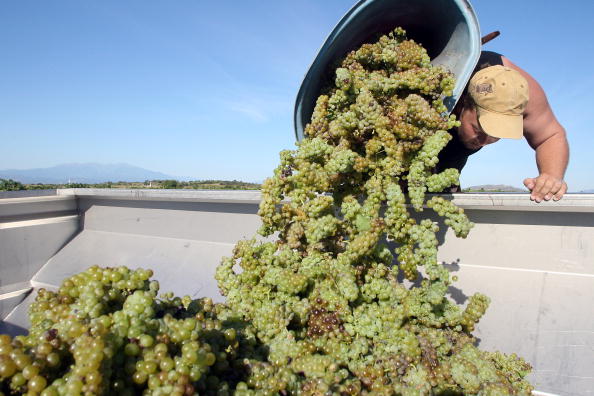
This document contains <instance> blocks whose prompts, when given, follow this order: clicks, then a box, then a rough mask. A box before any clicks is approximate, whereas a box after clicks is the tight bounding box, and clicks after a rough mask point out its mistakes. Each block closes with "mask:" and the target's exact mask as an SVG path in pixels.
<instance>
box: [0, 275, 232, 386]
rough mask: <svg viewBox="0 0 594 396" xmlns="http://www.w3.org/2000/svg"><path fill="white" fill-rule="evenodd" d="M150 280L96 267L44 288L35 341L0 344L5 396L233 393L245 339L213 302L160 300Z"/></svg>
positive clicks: (34, 309) (35, 308)
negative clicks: (227, 323) (54, 287)
mask: <svg viewBox="0 0 594 396" xmlns="http://www.w3.org/2000/svg"><path fill="white" fill-rule="evenodd" d="M151 276H152V271H150V270H144V269H138V270H130V269H128V268H125V267H118V268H99V267H91V268H90V269H88V270H87V271H85V272H82V273H80V274H77V275H75V276H73V277H71V278H68V279H66V280H65V281H64V282H63V283H62V285H61V287H60V288H59V290H58V291H56V292H53V291H49V290H45V289H40V290H39V292H38V294H37V296H36V299H35V302H33V304H31V306H30V309H29V316H30V319H31V328H30V330H29V334H28V335H26V336H16V337H14V338H10V337H9V336H7V335H2V336H0V393H1V394H3V395H13V394H27V395H42V396H57V395H100V394H104V395H112V394H113V395H135V394H145V395H179V396H181V395H194V394H197V393H210V394H217V391H215V390H214V388H213V387H212V384H213V383H214V382H216V383H217V387H218V388H224V387H227V388H229V385H228V384H227V382H226V381H229V383H232V384H235V383H236V382H237V380H235V379H234V378H233V376H232V375H230V373H231V370H230V368H231V365H232V364H233V361H234V358H235V355H236V354H237V352H238V351H239V338H240V335H239V333H240V330H236V329H235V328H234V327H232V326H223V323H222V321H221V320H219V318H218V317H217V312H216V311H217V310H219V311H220V310H221V307H219V306H215V304H213V302H212V300H210V299H208V298H204V299H198V300H192V299H190V298H189V297H184V298H179V297H173V296H172V294H171V293H168V294H165V295H163V296H162V297H161V298H158V297H157V292H158V290H159V285H158V283H157V282H156V281H151V280H150V279H149V278H150V277H151ZM223 315H225V314H224V313H223ZM228 393H229V394H230V392H228ZM219 394H220V392H219Z"/></svg>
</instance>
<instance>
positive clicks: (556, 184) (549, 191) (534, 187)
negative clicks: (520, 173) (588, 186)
mask: <svg viewBox="0 0 594 396" xmlns="http://www.w3.org/2000/svg"><path fill="white" fill-rule="evenodd" d="M524 185H525V186H526V188H527V189H528V190H530V199H531V200H533V201H536V202H541V201H542V200H543V199H544V200H545V201H548V200H550V199H551V198H553V200H554V201H558V200H560V199H561V198H562V197H563V194H565V192H566V191H567V183H565V182H564V181H563V179H559V178H557V177H554V176H551V175H548V174H546V173H542V174H541V175H540V176H538V177H534V178H530V177H529V178H527V179H525V180H524Z"/></svg>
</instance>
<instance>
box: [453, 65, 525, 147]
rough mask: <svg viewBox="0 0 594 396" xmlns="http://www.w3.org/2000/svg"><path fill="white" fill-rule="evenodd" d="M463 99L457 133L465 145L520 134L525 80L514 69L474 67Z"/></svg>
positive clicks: (478, 143)
mask: <svg viewBox="0 0 594 396" xmlns="http://www.w3.org/2000/svg"><path fill="white" fill-rule="evenodd" d="M463 100H464V102H463V107H462V111H461V112H460V122H461V124H462V125H461V126H460V128H459V129H458V133H459V136H460V139H461V140H462V142H463V143H464V145H465V146H466V147H468V148H471V149H478V148H480V147H482V146H485V145H487V144H490V143H494V142H496V141H497V140H499V138H510V139H520V138H521V137H522V135H523V113H524V110H525V109H526V104H527V103H528V82H527V81H526V79H525V78H524V77H522V75H521V74H520V73H519V72H518V71H516V70H513V69H511V68H509V67H505V66H500V65H497V66H490V67H487V68H485V69H482V70H480V71H478V72H477V73H476V74H475V75H474V76H473V77H472V78H471V79H470V83H469V84H468V92H467V95H466V97H465V98H464V99H463Z"/></svg>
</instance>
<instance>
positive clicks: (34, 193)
mask: <svg viewBox="0 0 594 396" xmlns="http://www.w3.org/2000/svg"><path fill="white" fill-rule="evenodd" d="M47 195H56V189H51V190H20V191H0V199H2V198H24V197H43V196H47Z"/></svg>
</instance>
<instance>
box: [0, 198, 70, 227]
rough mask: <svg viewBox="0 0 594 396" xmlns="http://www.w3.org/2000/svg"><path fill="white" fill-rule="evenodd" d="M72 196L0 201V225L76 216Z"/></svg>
mask: <svg viewBox="0 0 594 396" xmlns="http://www.w3.org/2000/svg"><path fill="white" fill-rule="evenodd" d="M77 209H78V207H77V203H76V198H75V197H74V196H66V195H64V196H56V195H54V196H44V197H26V198H5V199H0V223H7V222H10V221H23V220H28V219H41V218H47V217H58V216H66V215H73V214H77Z"/></svg>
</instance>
